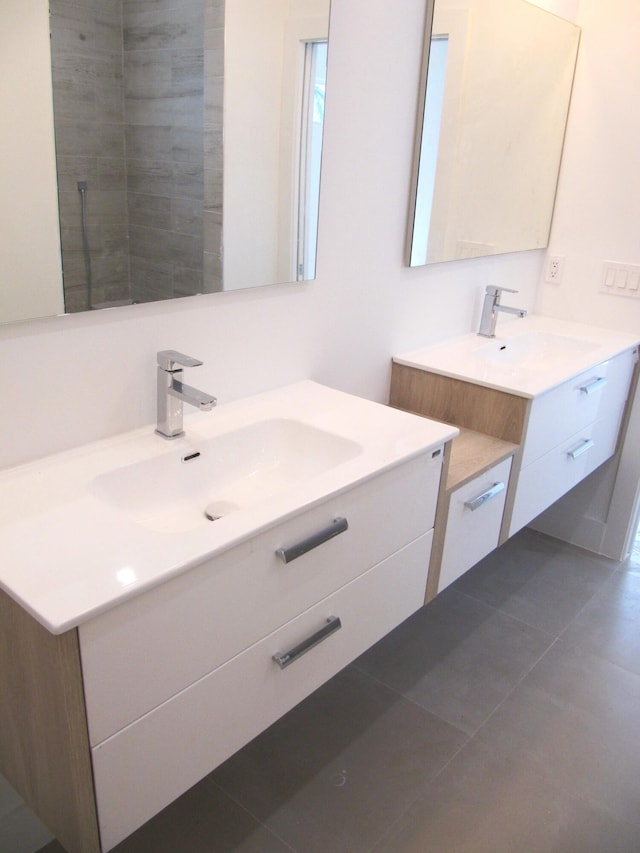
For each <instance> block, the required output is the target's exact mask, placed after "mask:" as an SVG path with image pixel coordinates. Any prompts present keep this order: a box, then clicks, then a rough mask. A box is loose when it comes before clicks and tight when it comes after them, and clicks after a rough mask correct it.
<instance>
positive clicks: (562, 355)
mask: <svg viewBox="0 0 640 853" xmlns="http://www.w3.org/2000/svg"><path fill="white" fill-rule="evenodd" d="M635 344H636V339H635V337H633V336H631V335H627V334H623V333H620V332H613V331H611V330H610V329H600V328H598V327H596V326H584V325H582V324H579V323H572V322H569V321H566V320H558V319H555V318H552V317H541V316H539V315H535V314H529V315H528V316H527V317H525V318H524V319H518V320H508V321H507V322H504V323H502V322H500V321H499V322H498V331H497V333H496V337H495V338H492V339H487V338H481V337H479V336H478V335H477V334H475V332H472V333H470V334H467V335H460V336H459V337H456V338H450V339H449V340H446V341H442V342H441V343H438V344H433V345H431V346H427V347H422V348H421V349H416V350H412V351H411V352H408V353H402V354H401V355H396V356H394V359H393V360H394V361H395V362H396V363H397V364H403V365H406V366H407V367H414V368H416V369H418V370H428V371H430V372H431V373H439V374H441V375H443V376H450V377H453V378H455V379H461V380H463V381H466V382H473V383H474V384H477V385H484V386H485V387H487V388H495V389H497V390H499V391H506V392H508V393H511V394H517V395H518V396H521V397H529V398H532V397H537V396H538V395H539V394H544V393H545V392H546V391H549V390H551V388H555V387H556V386H557V385H560V384H561V383H562V382H565V381H566V380H567V379H570V378H571V377H572V376H577V375H578V374H579V373H582V372H583V371H584V370H589V369H590V368H591V367H593V366H594V365H596V364H600V363H601V362H603V361H607V360H608V359H609V358H613V357H614V356H616V355H618V354H619V353H621V352H623V351H624V350H626V349H630V348H631V347H633V346H635Z"/></svg>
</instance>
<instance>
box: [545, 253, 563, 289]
mask: <svg viewBox="0 0 640 853" xmlns="http://www.w3.org/2000/svg"><path fill="white" fill-rule="evenodd" d="M563 270H564V257H563V256H562V255H548V256H547V269H546V272H545V276H544V280H545V281H546V282H547V284H560V282H561V281H562V272H563Z"/></svg>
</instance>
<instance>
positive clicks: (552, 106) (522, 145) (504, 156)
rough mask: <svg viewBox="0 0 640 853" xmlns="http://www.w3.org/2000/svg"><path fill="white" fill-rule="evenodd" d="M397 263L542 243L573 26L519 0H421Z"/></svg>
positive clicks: (575, 36)
mask: <svg viewBox="0 0 640 853" xmlns="http://www.w3.org/2000/svg"><path fill="white" fill-rule="evenodd" d="M428 4H429V5H428V14H427V32H426V34H425V51H424V64H423V71H422V86H423V90H422V93H421V98H420V109H419V116H418V130H417V142H416V154H415V169H414V182H413V186H412V198H411V206H410V221H409V239H408V251H407V255H408V263H409V266H419V265H422V264H428V263H439V262H442V261H452V260H457V259H462V258H471V257H481V256H483V255H494V254H501V253H505V252H517V251H523V250H526V249H538V248H543V247H545V246H546V245H547V242H548V237H549V229H550V227H551V216H552V213H553V205H554V200H555V192H556V185H557V180H558V171H559V167H560V158H561V154H562V145H563V141H564V133H565V125H566V120H567V114H568V108H569V99H570V95H571V87H572V83H573V74H574V68H575V63H576V57H577V51H578V43H579V37H580V30H579V28H578V27H577V26H575V25H574V24H571V23H569V22H568V21H565V20H563V19H561V18H559V17H557V16H555V15H552V14H550V13H549V12H546V11H544V10H543V9H540V8H539V7H537V6H535V5H533V4H531V3H528V2H525V0H435V2H434V0H428Z"/></svg>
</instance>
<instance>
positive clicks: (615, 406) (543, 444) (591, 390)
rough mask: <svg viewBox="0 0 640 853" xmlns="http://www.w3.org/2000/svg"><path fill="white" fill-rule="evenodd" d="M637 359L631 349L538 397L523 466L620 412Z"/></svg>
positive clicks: (531, 420)
mask: <svg viewBox="0 0 640 853" xmlns="http://www.w3.org/2000/svg"><path fill="white" fill-rule="evenodd" d="M634 363H635V359H634V350H627V352H623V353H621V354H620V355H619V356H616V357H615V358H612V359H611V360H610V361H605V362H603V363H602V364H599V365H597V366H596V367H594V368H592V369H591V370H586V371H585V372H584V373H581V374H580V375H579V376H576V377H575V378H573V379H571V380H569V381H568V382H564V383H563V384H562V385H559V386H558V387H557V388H554V389H553V390H552V391H549V392H548V393H547V394H543V395H542V396H540V397H536V398H535V399H534V400H533V401H532V403H531V414H530V417H529V425H528V428H527V433H526V438H525V441H524V451H523V455H522V467H523V468H524V467H526V466H527V465H529V464H530V463H531V462H533V461H534V460H535V459H538V458H539V457H540V456H542V455H543V454H545V453H547V452H548V451H549V450H551V449H552V448H554V447H557V446H558V445H559V444H561V443H562V442H563V441H564V440H565V439H567V438H569V437H570V436H572V435H574V433H576V432H578V431H579V430H581V429H582V428H583V427H585V426H587V424H590V423H593V422H594V421H596V420H599V419H600V418H602V417H604V416H605V415H606V414H607V413H608V412H615V413H616V415H617V413H618V411H619V409H620V407H621V406H622V404H623V403H624V401H625V400H626V398H627V394H628V392H629V383H630V381H631V375H632V373H633V366H634Z"/></svg>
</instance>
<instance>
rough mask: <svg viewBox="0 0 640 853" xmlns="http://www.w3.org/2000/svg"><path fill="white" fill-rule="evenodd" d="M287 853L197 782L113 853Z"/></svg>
mask: <svg viewBox="0 0 640 853" xmlns="http://www.w3.org/2000/svg"><path fill="white" fill-rule="evenodd" d="M179 851H185V853H186V851H188V853H291V848H290V847H288V846H287V845H286V844H284V843H283V842H282V841H280V840H279V839H278V838H276V837H275V836H274V835H273V834H272V833H271V832H270V831H269V830H268V829H267V828H266V827H264V826H261V825H260V824H259V823H258V821H256V820H255V819H254V818H252V817H251V815H249V814H248V813H247V812H246V811H245V810H244V809H242V808H241V807H240V806H238V805H237V804H236V803H234V802H233V801H231V800H230V799H229V798H228V797H227V796H226V795H225V794H224V793H223V792H222V791H221V790H219V789H216V788H215V787H213V786H211V785H207V784H203V783H200V784H199V785H196V786H195V787H193V788H191V790H190V791H187V793H186V794H184V795H183V796H182V797H180V798H179V799H178V800H176V801H175V802H174V803H172V804H171V805H170V806H168V807H167V808H166V809H165V810H164V811H162V812H161V813H160V814H159V815H157V816H156V817H155V818H153V819H152V820H150V821H149V822H148V823H146V824H145V825H144V826H143V827H141V828H140V829H139V830H137V831H136V832H134V833H133V835H130V836H129V838H127V839H126V841H123V842H122V843H121V844H119V845H118V846H117V847H116V848H114V850H113V853H179Z"/></svg>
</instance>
